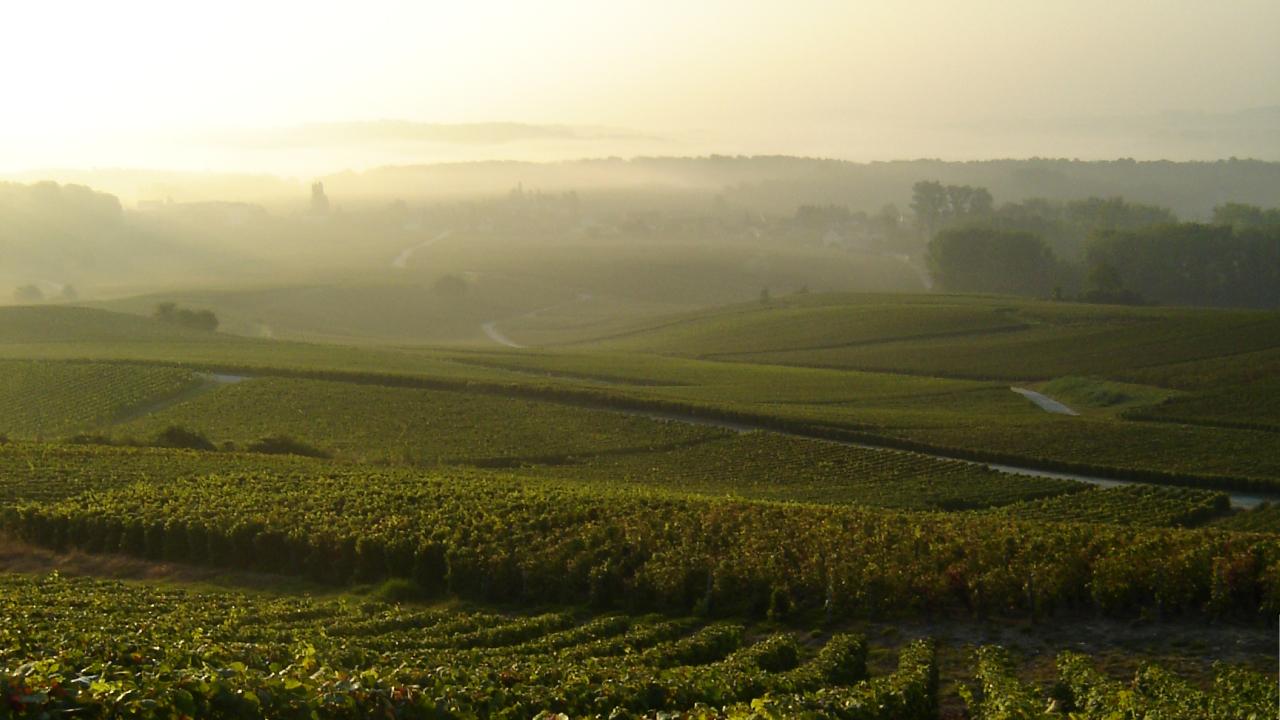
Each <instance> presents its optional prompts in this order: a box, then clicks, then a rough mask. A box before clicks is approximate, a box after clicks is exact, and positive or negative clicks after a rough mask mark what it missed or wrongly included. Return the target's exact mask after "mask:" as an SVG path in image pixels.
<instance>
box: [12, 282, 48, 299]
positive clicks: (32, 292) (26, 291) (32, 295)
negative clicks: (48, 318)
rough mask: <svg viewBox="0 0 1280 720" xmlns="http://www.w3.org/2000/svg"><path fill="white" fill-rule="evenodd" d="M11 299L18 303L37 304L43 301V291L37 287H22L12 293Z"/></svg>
mask: <svg viewBox="0 0 1280 720" xmlns="http://www.w3.org/2000/svg"><path fill="white" fill-rule="evenodd" d="M13 299H14V300H15V301H17V302H20V303H38V302H42V301H44V291H43V290H41V289H40V287H39V286H37V285H23V286H22V287H20V288H18V289H17V290H14V291H13Z"/></svg>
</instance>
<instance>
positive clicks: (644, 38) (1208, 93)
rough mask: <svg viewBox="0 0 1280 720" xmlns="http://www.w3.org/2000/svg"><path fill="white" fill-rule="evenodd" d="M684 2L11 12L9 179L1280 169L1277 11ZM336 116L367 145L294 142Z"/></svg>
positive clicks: (5, 137)
mask: <svg viewBox="0 0 1280 720" xmlns="http://www.w3.org/2000/svg"><path fill="white" fill-rule="evenodd" d="M688 5H690V4H689V3H665V2H664V3H641V2H615V3H596V2H580V1H575V0H550V1H548V2H542V3H501V2H471V3H466V4H462V3H430V4H427V3H408V2H387V1H383V2H367V3H361V4H359V5H358V6H349V5H347V4H343V3H324V4H316V3H298V2H278V3H271V4H270V5H264V4H254V3H248V2H230V3H224V4H220V5H218V6H216V8H212V7H211V8H210V9H205V10H203V11H202V13H201V14H197V13H195V12H193V11H192V10H191V9H189V8H186V7H180V6H177V5H174V4H166V3H157V2H127V3H123V4H109V5H108V4H98V3H76V4H72V5H70V7H68V6H67V5H62V6H60V7H58V6H54V5H53V4H49V3H45V4H38V5H29V6H28V5H24V6H17V7H14V8H9V9H7V12H6V14H7V17H6V22H5V24H4V27H3V29H0V62H3V63H4V66H5V67H7V68H10V69H11V72H10V73H9V77H8V78H6V81H7V83H6V92H5V95H4V97H5V98H6V100H7V102H6V103H5V104H6V106H7V107H8V108H9V111H8V112H5V113H3V114H0V138H2V140H0V171H4V172H17V171H22V170H29V169H34V168H53V167H65V168H72V167H79V168H84V167H154V168H163V169H183V170H200V169H208V170H218V171H233V170H243V171H254V172H273V173H276V174H289V173H299V174H308V173H321V172H333V171H338V170H341V169H345V168H354V169H362V168H367V167H372V166H376V165H385V164H397V163H412V162H434V161H459V160H471V159H475V160H483V159H519V160H554V159H566V158H572V157H598V156H604V155H615V154H616V155H623V156H631V155H639V154H644V155H687V154H705V153H712V152H720V153H727V154H738V153H741V154H793V155H814V156H826V157H837V158H843V159H850V160H888V159H898V158H911V157H939V158H943V159H975V158H982V157H1019V156H1023V157H1025V156H1030V155H1045V156H1054V157H1059V156H1061V157H1080V158H1082V159H1098V158H1109V157H1121V156H1131V157H1137V158H1139V159H1158V158H1161V157H1169V158H1170V159H1215V158H1217V157H1226V156H1229V155H1237V154H1238V155H1241V156H1266V155H1268V154H1274V155H1275V156H1274V157H1262V159H1280V150H1275V149H1274V148H1275V140H1274V138H1271V137H1270V135H1272V134H1280V128H1277V127H1276V124H1277V121H1276V117H1277V116H1278V113H1277V111H1276V110H1275V108H1277V107H1278V106H1280V45H1277V44H1276V43H1275V42H1274V41H1273V38H1272V35H1273V31H1274V28H1276V27H1280V5H1278V4H1276V3H1274V2H1260V1H1255V0H1240V1H1238V2H1231V3H1225V4H1214V5H1209V4H1206V3H1201V2H1188V1H1184V0H1176V1H1166V2H1132V3H1126V4H1124V5H1121V6H1119V7H1117V6H1116V4H1115V3H1108V2H1099V1H1097V0H1086V1H1085V2H1072V3H1066V2H1062V3H1042V2H1036V3H1019V4H1013V3H1006V2H998V1H996V0H982V1H980V2H974V3H968V4H965V5H963V6H961V5H958V4H953V3H942V2H916V3H910V4H908V3H888V2H828V1H825V0H800V1H798V2H790V3H785V4H784V3H781V2H743V1H738V2H730V1H728V0H706V1H704V2H699V3H696V6H695V7H688ZM908 5H909V6H908ZM1187 48H1195V49H1196V50H1195V52H1188V51H1187ZM1258 109H1264V110H1263V111H1262V112H1258ZM1251 111H1253V112H1251ZM388 120H390V121H405V122H409V123H424V124H428V125H441V124H443V125H458V124H462V125H466V124H473V123H522V124H528V125H533V126H546V125H554V126H567V127H571V128H574V129H575V130H573V131H572V132H569V133H566V134H561V135H557V134H555V133H551V134H550V135H547V134H544V133H541V132H533V133H532V134H531V135H529V136H528V137H519V136H518V137H507V138H499V139H494V138H492V137H485V138H481V139H478V140H477V139H475V138H471V139H463V140H459V139H458V138H456V137H452V136H448V137H444V138H439V137H434V136H432V137H428V138H425V139H424V138H423V137H416V136H415V137H413V138H409V139H406V138H404V137H397V138H394V139H392V140H388V139H386V138H380V137H370V134H369V133H368V132H366V131H365V130H367V128H364V129H362V126H361V125H360V124H362V123H377V122H380V121H388ZM336 123H351V124H354V125H349V126H344V127H348V128H349V129H351V128H354V129H353V130H351V134H350V136H348V137H336V138H335V137H333V136H332V133H331V134H330V135H329V136H326V137H323V138H320V139H317V140H314V141H312V142H305V143H301V144H299V143H296V142H289V141H288V140H289V138H291V136H292V135H294V134H295V133H296V132H297V131H296V129H297V128H299V127H306V126H316V125H321V126H326V125H330V124H336ZM582 129H585V130H582ZM535 130H536V129H535ZM1273 130H1276V131H1277V132H1275V133H1272V131H1273ZM375 134H376V133H375ZM427 134H428V135H430V134H431V133H427ZM446 135H447V133H446Z"/></svg>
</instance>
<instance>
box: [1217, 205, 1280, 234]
mask: <svg viewBox="0 0 1280 720" xmlns="http://www.w3.org/2000/svg"><path fill="white" fill-rule="evenodd" d="M1213 224H1214V225H1227V226H1229V227H1231V228H1232V229H1234V230H1237V231H1238V230H1246V229H1249V228H1262V227H1267V226H1270V225H1280V208H1271V209H1270V210H1263V209H1262V208H1260V207H1258V206H1257V205H1245V204H1243V203H1226V204H1224V205H1219V206H1217V207H1215V208H1214V209H1213Z"/></svg>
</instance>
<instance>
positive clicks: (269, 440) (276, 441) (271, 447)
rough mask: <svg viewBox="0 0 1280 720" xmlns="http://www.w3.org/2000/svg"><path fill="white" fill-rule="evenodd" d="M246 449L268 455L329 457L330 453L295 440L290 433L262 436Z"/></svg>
mask: <svg viewBox="0 0 1280 720" xmlns="http://www.w3.org/2000/svg"><path fill="white" fill-rule="evenodd" d="M245 450H247V451H248V452H253V453H263V454H266V455H301V456H303V457H313V458H327V457H330V455H329V453H327V452H325V451H324V450H321V449H320V448H317V447H313V446H311V445H308V444H306V443H304V442H302V441H301V440H295V439H293V438H291V437H289V436H288V435H271V436H269V437H264V438H260V439H258V440H255V441H254V442H251V443H249V444H248V445H247V446H245Z"/></svg>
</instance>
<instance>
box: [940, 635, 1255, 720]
mask: <svg viewBox="0 0 1280 720" xmlns="http://www.w3.org/2000/svg"><path fill="white" fill-rule="evenodd" d="M974 663H975V665H976V668H975V673H974V674H975V682H974V683H973V687H971V688H967V689H966V691H965V692H964V695H965V699H966V701H967V705H968V710H969V713H970V717H972V718H974V720H1014V719H1015V718H1031V717H1062V716H1063V714H1069V715H1070V717H1072V718H1081V719H1082V720H1092V719H1093V718H1098V719H1099V720H1107V719H1109V718H1168V719H1169V720H1183V719H1185V720H1234V719H1236V718H1257V719H1259V720H1260V719H1261V718H1267V717H1274V715H1275V712H1276V708H1277V707H1280V696H1278V695H1277V691H1276V683H1275V679H1274V678H1271V677H1268V676H1266V675H1263V674H1261V673H1254V672H1249V671H1247V670H1242V669H1239V668H1232V667H1228V666H1219V667H1218V668H1217V671H1216V673H1215V677H1214V678H1213V682H1212V685H1211V686H1210V687H1209V688H1207V689H1205V688H1200V687H1197V686H1196V685H1194V684H1192V683H1190V682H1187V681H1186V680H1185V679H1182V678H1179V677H1178V676H1177V675H1175V674H1173V673H1170V672H1169V671H1167V670H1164V669H1162V668H1160V667H1158V666H1150V665H1148V666H1144V667H1142V668H1140V669H1139V670H1138V672H1137V673H1136V675H1135V677H1134V678H1133V680H1132V681H1131V682H1128V683H1125V682H1118V681H1116V680H1112V679H1111V678H1109V677H1107V676H1105V675H1103V674H1102V673H1100V672H1098V670H1097V669H1096V668H1095V667H1093V664H1092V663H1091V662H1090V659H1089V658H1088V657H1086V656H1084V655H1081V654H1079V653H1073V652H1066V653H1063V654H1062V655H1060V656H1059V657H1058V662H1057V666H1058V667H1057V669H1058V676H1057V681H1056V683H1055V684H1054V685H1053V687H1052V688H1051V691H1050V692H1045V691H1043V690H1042V689H1041V688H1038V687H1036V686H1035V685H1034V684H1032V683H1027V682H1024V681H1022V680H1020V679H1019V678H1018V676H1017V673H1016V665H1015V663H1014V662H1013V659H1012V658H1011V657H1010V654H1009V653H1008V652H1006V651H1005V650H1004V649H1003V648H1000V647H997V646H987V647H982V648H980V649H979V650H978V651H977V653H976V657H975V659H974Z"/></svg>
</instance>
